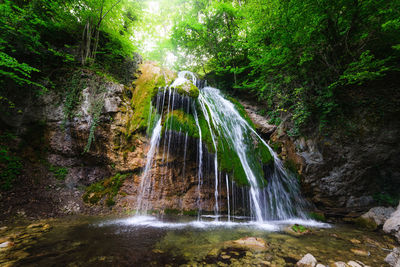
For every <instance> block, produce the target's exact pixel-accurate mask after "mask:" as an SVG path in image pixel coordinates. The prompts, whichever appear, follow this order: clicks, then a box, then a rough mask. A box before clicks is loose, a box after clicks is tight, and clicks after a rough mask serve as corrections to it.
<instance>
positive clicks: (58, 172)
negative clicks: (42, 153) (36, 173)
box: [49, 165, 68, 181]
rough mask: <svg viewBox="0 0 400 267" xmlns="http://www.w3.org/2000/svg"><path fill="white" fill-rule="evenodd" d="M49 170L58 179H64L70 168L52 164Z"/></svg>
mask: <svg viewBox="0 0 400 267" xmlns="http://www.w3.org/2000/svg"><path fill="white" fill-rule="evenodd" d="M49 171H50V172H52V173H53V174H54V176H55V177H56V179H57V180H60V181H64V180H65V177H67V175H68V168H66V167H61V166H53V165H50V167H49Z"/></svg>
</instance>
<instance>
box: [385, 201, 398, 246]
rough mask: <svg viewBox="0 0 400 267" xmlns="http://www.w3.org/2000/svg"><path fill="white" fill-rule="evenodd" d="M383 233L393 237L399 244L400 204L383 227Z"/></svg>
mask: <svg viewBox="0 0 400 267" xmlns="http://www.w3.org/2000/svg"><path fill="white" fill-rule="evenodd" d="M383 231H384V232H385V233H387V234H391V235H394V236H395V237H396V238H397V241H398V242H400V204H399V205H398V206H397V209H396V211H395V212H393V213H392V214H391V216H390V218H389V219H387V220H386V222H385V224H384V225H383Z"/></svg>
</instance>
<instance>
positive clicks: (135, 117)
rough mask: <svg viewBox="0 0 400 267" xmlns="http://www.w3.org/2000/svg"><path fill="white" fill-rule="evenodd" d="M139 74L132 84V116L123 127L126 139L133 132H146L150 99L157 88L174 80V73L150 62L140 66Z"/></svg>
mask: <svg viewBox="0 0 400 267" xmlns="http://www.w3.org/2000/svg"><path fill="white" fill-rule="evenodd" d="M140 72H141V75H140V76H139V78H138V79H137V80H136V81H135V82H134V88H135V89H132V99H131V107H132V110H133V114H132V116H131V117H130V119H129V121H128V122H127V125H126V126H125V127H126V135H127V137H130V136H131V135H132V134H133V133H135V132H140V131H142V132H144V131H145V130H146V127H147V122H148V119H149V112H150V105H151V99H152V98H153V97H154V95H155V94H157V92H158V90H159V88H162V87H165V86H166V85H167V84H169V83H170V82H171V81H172V80H173V79H175V78H176V73H174V72H171V71H168V70H165V69H162V68H161V67H159V66H157V65H156V64H155V63H152V62H146V63H144V64H142V65H141V66H140Z"/></svg>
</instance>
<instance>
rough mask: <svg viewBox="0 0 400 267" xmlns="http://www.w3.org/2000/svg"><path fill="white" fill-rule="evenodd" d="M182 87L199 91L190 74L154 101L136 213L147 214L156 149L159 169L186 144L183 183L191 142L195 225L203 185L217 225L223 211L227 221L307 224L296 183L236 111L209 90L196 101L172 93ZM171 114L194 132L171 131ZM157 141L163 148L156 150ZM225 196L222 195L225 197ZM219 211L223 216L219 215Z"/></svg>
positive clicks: (181, 75)
mask: <svg viewBox="0 0 400 267" xmlns="http://www.w3.org/2000/svg"><path fill="white" fill-rule="evenodd" d="M185 83H191V84H192V85H198V86H199V85H200V81H198V80H197V79H196V76H195V75H194V74H193V73H191V72H187V71H185V72H180V73H179V74H178V78H177V79H176V80H175V81H174V82H173V83H172V84H171V85H170V86H169V87H166V88H160V89H159V91H158V94H157V96H156V98H155V99H153V104H155V109H154V110H156V111H157V112H155V113H157V114H158V116H155V117H154V118H153V119H152V120H150V119H149V128H151V129H153V130H152V134H151V141H150V149H149V152H148V154H147V162H146V166H145V169H144V172H143V174H142V176H141V183H140V192H139V194H138V200H137V209H138V210H141V211H142V212H146V211H147V210H148V209H149V207H148V206H149V204H148V203H147V202H146V201H147V199H146V198H148V197H149V196H150V195H151V184H152V182H151V179H152V178H151V177H152V176H151V168H152V166H153V164H154V158H155V156H156V155H157V154H158V153H160V152H159V149H160V147H161V148H162V164H166V166H168V163H169V155H170V153H171V150H174V149H177V148H176V144H179V145H180V146H182V144H184V148H183V153H182V154H183V172H182V173H183V175H182V176H183V177H182V179H185V178H186V177H185V174H186V161H187V157H188V153H187V150H189V147H188V143H189V141H188V140H189V139H190V138H192V139H193V138H194V139H195V140H197V141H196V142H197V145H196V146H195V149H196V153H197V157H196V158H197V199H196V205H197V208H198V218H199V219H200V218H201V213H202V210H203V206H202V197H203V194H202V192H203V191H204V189H203V185H204V183H205V182H207V183H208V184H211V183H213V188H214V189H213V190H214V216H215V218H216V220H218V218H219V217H220V213H221V211H223V212H225V211H226V214H227V215H228V221H231V220H235V218H239V217H243V216H244V217H247V218H248V217H250V219H251V220H253V221H257V222H262V221H266V220H282V219H290V218H296V217H297V218H306V217H307V215H306V212H305V210H306V208H307V205H308V203H307V202H306V201H305V200H304V199H303V198H302V197H301V194H300V190H299V186H298V183H297V180H296V178H295V177H294V176H293V175H290V174H289V173H288V172H286V171H285V169H284V167H283V164H282V162H281V161H280V159H279V158H278V157H277V155H276V153H275V152H274V151H273V150H272V149H271V148H270V147H269V146H268V144H267V143H266V142H265V141H264V140H263V139H262V138H261V137H260V136H259V135H258V134H257V132H256V131H255V130H254V128H253V127H252V126H251V125H250V123H249V122H248V121H246V119H245V118H244V117H243V116H242V115H241V114H240V112H239V111H238V108H237V106H235V104H234V103H232V102H231V101H229V100H228V99H227V98H226V97H224V96H223V94H222V93H221V92H220V91H219V90H218V89H216V88H212V87H204V88H201V90H200V92H199V95H198V97H197V98H193V97H189V96H188V95H182V92H179V90H177V89H176V88H178V87H179V86H181V85H182V84H185ZM199 87H200V86H199ZM151 106H152V105H151ZM150 111H151V112H152V111H153V107H151V110H150ZM177 112H178V113H177ZM179 112H180V113H179ZM174 113H177V114H178V115H179V114H180V115H179V116H181V117H182V116H187V117H188V118H192V120H193V125H194V129H190V131H191V132H189V130H188V129H186V130H185V128H187V127H188V126H187V125H185V124H182V125H180V126H179V127H178V128H174V127H176V126H175V125H176V123H178V122H177V121H175V120H176V118H175V119H174V116H172V115H171V114H174ZM175 115H176V114H175ZM179 116H178V117H179ZM156 119H157V122H156V123H154V121H155V120H156ZM187 123H188V122H187ZM152 125H155V126H152ZM193 131H194V132H193ZM161 140H163V141H162V142H163V145H161V146H160V142H161ZM174 140H177V142H175V141H174ZM172 144H174V145H172ZM192 149H193V148H192ZM172 167H173V166H171V168H172ZM165 173H166V172H164V175H162V178H161V179H162V182H164V181H165V178H166V177H165V175H166V174H165ZM171 174H172V171H171V172H170V175H171ZM222 177H224V178H225V179H224V178H222ZM223 183H225V185H224V186H223ZM223 190H226V191H225V192H224V193H223V192H222V191H223ZM222 193H223V194H225V195H224V197H222V195H221V194H222ZM225 196H226V197H225ZM224 201H226V203H223V202H224ZM221 207H225V208H226V209H227V210H221ZM239 215H241V216H239Z"/></svg>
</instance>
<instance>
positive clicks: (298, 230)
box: [285, 224, 311, 236]
mask: <svg viewBox="0 0 400 267" xmlns="http://www.w3.org/2000/svg"><path fill="white" fill-rule="evenodd" d="M285 232H286V233H288V234H290V235H294V236H299V235H305V234H309V233H311V230H310V229H308V228H306V227H304V226H303V225H299V224H295V225H292V226H289V227H287V228H285Z"/></svg>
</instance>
